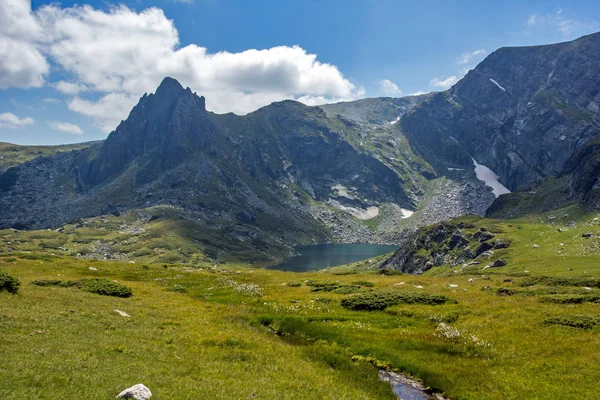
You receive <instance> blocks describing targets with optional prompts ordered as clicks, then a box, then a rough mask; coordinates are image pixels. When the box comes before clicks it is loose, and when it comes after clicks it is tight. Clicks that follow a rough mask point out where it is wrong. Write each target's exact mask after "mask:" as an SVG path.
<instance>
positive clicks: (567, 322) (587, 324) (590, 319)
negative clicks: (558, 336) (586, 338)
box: [544, 315, 600, 329]
mask: <svg viewBox="0 0 600 400" xmlns="http://www.w3.org/2000/svg"><path fill="white" fill-rule="evenodd" d="M544 324H546V325H563V326H570V327H573V328H579V329H592V328H593V327H594V326H596V325H598V324H600V318H599V317H597V316H595V315H572V316H567V317H550V318H546V320H545V321H544Z"/></svg>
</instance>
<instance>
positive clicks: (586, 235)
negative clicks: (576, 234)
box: [581, 233, 592, 238]
mask: <svg viewBox="0 0 600 400" xmlns="http://www.w3.org/2000/svg"><path fill="white" fill-rule="evenodd" d="M581 237H584V238H590V237H592V234H591V233H582V234H581Z"/></svg>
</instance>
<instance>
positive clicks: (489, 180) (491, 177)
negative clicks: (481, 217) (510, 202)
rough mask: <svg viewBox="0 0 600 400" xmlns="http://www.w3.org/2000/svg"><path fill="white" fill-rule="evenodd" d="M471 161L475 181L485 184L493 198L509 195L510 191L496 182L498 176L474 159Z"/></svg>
mask: <svg viewBox="0 0 600 400" xmlns="http://www.w3.org/2000/svg"><path fill="white" fill-rule="evenodd" d="M471 159H472V160H473V165H475V175H477V179H479V180H480V181H482V182H483V183H485V185H486V186H489V187H491V188H492V192H493V193H494V196H496V197H498V196H500V195H501V194H506V193H510V190H508V188H507V187H506V186H504V185H503V184H501V183H500V182H499V181H498V175H496V173H495V172H494V171H492V170H491V169H489V168H488V167H486V166H485V165H482V164H479V163H478V162H477V161H475V159H474V158H471Z"/></svg>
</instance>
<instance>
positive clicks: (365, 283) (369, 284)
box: [352, 281, 375, 287]
mask: <svg viewBox="0 0 600 400" xmlns="http://www.w3.org/2000/svg"><path fill="white" fill-rule="evenodd" d="M352 284H353V285H356V286H362V287H373V286H375V284H374V283H373V282H369V281H356V282H352Z"/></svg>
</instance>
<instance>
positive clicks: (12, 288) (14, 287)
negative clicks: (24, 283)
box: [0, 269, 21, 294]
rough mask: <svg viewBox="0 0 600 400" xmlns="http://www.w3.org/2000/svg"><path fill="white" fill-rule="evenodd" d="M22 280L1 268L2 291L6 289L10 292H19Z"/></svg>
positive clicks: (0, 284)
mask: <svg viewBox="0 0 600 400" xmlns="http://www.w3.org/2000/svg"><path fill="white" fill-rule="evenodd" d="M19 286H21V282H19V280H18V279H17V278H15V277H14V276H11V275H9V274H8V272H6V271H3V270H1V269H0V292H1V291H3V290H6V291H7V292H8V293H12V294H17V292H18V291H19Z"/></svg>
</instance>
